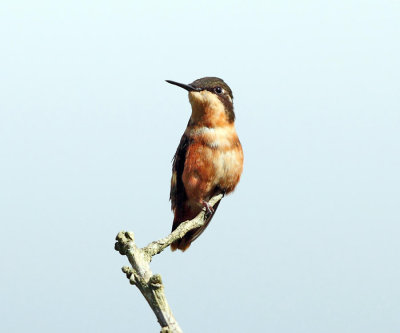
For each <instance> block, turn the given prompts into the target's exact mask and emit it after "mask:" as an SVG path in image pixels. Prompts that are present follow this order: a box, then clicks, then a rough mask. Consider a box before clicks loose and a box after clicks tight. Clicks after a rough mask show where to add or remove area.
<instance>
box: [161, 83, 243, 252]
mask: <svg viewBox="0 0 400 333" xmlns="http://www.w3.org/2000/svg"><path fill="white" fill-rule="evenodd" d="M169 82H170V83H173V84H176V85H180V86H181V87H183V88H185V89H186V90H188V91H189V100H190V103H191V105H192V115H191V117H190V120H189V123H188V126H187V128H186V130H185V133H184V134H183V136H182V139H181V142H180V144H179V146H178V149H177V151H176V153H175V156H174V162H173V173H172V179H171V194H170V199H171V206H172V210H173V212H174V221H173V225H172V230H174V229H176V228H177V227H178V226H179V224H180V223H182V222H184V221H186V220H191V219H193V218H194V217H195V216H197V215H198V214H199V213H200V211H201V210H202V209H203V208H204V207H207V208H208V201H209V200H210V198H211V197H212V196H214V195H216V194H219V193H224V194H228V193H230V192H232V191H233V190H234V189H235V187H236V185H237V184H238V182H239V180H240V176H241V173H242V170H243V151H242V147H241V144H240V141H239V138H238V136H237V133H236V129H235V125H234V119H235V115H234V112H233V104H232V99H233V96H232V92H231V90H230V88H229V87H228V86H227V85H226V83H225V82H223V81H222V80H221V79H218V78H203V79H199V80H196V81H194V82H193V83H192V84H190V85H183V84H178V83H175V82H172V81H169ZM218 205H219V202H218V203H217V204H216V205H215V206H214V207H213V212H212V213H210V214H209V215H208V219H207V221H206V223H205V225H204V226H203V227H201V228H198V229H195V230H192V231H191V232H189V233H187V234H186V235H185V236H184V237H183V238H182V239H180V240H178V241H176V242H174V243H173V244H172V245H171V249H172V250H176V249H180V250H182V251H185V250H186V249H187V248H188V247H189V246H190V244H191V243H192V242H193V241H194V240H195V239H196V238H197V237H198V236H199V235H200V234H201V233H202V232H203V231H204V229H205V228H206V227H207V226H208V224H209V223H210V221H211V219H212V217H213V215H214V213H215V211H216V209H217V207H218Z"/></svg>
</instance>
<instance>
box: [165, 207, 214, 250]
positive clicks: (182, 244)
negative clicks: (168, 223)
mask: <svg viewBox="0 0 400 333" xmlns="http://www.w3.org/2000/svg"><path fill="white" fill-rule="evenodd" d="M220 202H221V201H218V202H217V203H216V204H215V205H214V207H213V209H214V213H212V214H210V215H209V216H208V217H207V220H206V222H205V223H204V225H203V226H201V227H199V228H196V229H193V230H191V231H189V232H188V233H187V234H186V235H185V236H183V237H182V238H181V239H178V240H176V241H175V242H173V243H172V244H171V250H172V251H175V250H176V249H179V250H181V251H182V252H183V251H186V250H187V249H188V248H189V246H190V244H192V242H193V241H195V240H196V239H197V237H199V236H200V235H201V234H202V233H203V231H204V230H205V229H206V228H207V227H208V225H209V224H210V222H211V219H212V218H213V216H214V214H215V212H216V211H217V208H218V206H219V203H220ZM198 213H200V211H197V212H195V213H194V212H192V211H187V212H185V214H181V215H180V216H177V215H175V218H174V223H173V224H172V231H174V230H175V229H176V228H178V226H179V225H180V224H181V223H182V222H185V221H187V220H191V219H194V218H195V217H196V216H197V214H198Z"/></svg>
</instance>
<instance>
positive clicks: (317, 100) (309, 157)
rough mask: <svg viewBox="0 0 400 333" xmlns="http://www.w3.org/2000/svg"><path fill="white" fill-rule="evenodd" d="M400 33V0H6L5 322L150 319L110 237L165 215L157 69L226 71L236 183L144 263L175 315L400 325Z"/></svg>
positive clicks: (174, 101)
mask: <svg viewBox="0 0 400 333" xmlns="http://www.w3.org/2000/svg"><path fill="white" fill-rule="evenodd" d="M399 36H400V2H398V1H349V0H346V1H344V0H339V1H274V2H268V1H259V2H257V1H255V2H251V1H246V2H245V1H218V2H216V1H202V2H188V1H174V2H167V1H164V2H156V1H153V2H147V4H144V3H142V2H137V1H68V2H60V1H9V0H3V1H2V2H1V4H0V41H1V52H0V75H1V76H0V223H1V232H0V262H1V274H0V318H1V320H0V331H1V332H54V331H55V330H57V331H58V332H110V331H113V332H116V331H121V330H124V331H125V330H127V329H128V330H130V331H132V332H158V330H159V328H158V324H157V323H156V320H155V317H154V315H153V313H152V312H151V310H150V309H149V307H148V305H147V304H146V303H145V301H144V299H143V298H142V296H141V295H140V294H139V292H138V291H137V290H136V288H135V287H131V286H130V285H129V283H128V281H127V280H126V278H125V277H124V275H123V274H122V273H121V271H120V268H121V266H123V265H125V264H126V263H127V260H126V258H124V257H122V256H120V255H119V254H117V252H115V251H114V250H113V246H114V237H115V235H116V234H117V232H118V231H120V230H133V231H134V232H135V234H136V237H137V241H138V243H139V245H145V244H147V243H148V242H150V241H152V240H155V239H157V238H160V237H162V236H164V235H166V234H167V233H168V232H169V231H170V228H171V223H172V213H171V212H170V206H169V205H170V204H169V201H168V196H169V182H170V175H171V159H172V156H173V154H174V152H175V149H176V147H177V145H178V143H179V139H180V136H181V135H182V133H183V131H184V128H185V126H186V123H187V120H188V118H189V115H190V106H189V103H188V100H187V94H186V93H185V91H184V90H182V89H179V88H178V87H174V86H171V85H168V84H167V83H165V82H164V80H165V79H171V80H175V81H181V82H186V83H189V82H191V81H193V80H195V79H198V78H200V77H203V76H219V77H222V78H223V79H224V80H225V81H226V82H227V83H228V84H229V85H230V86H231V88H232V90H233V93H234V97H235V99H234V102H235V110H236V114H237V130H238V133H239V136H240V139H241V141H242V144H243V148H244V153H245V167H244V173H243V177H242V180H241V183H240V184H239V186H238V188H237V190H236V192H235V193H234V194H232V195H231V196H228V197H226V198H224V200H223V202H222V204H221V205H220V208H219V209H218V212H217V215H216V216H215V218H214V219H213V221H212V224H211V226H210V227H209V228H208V229H207V231H206V232H205V233H204V234H203V235H202V236H201V237H200V238H199V239H198V240H197V241H196V242H195V243H194V244H193V245H192V247H191V248H190V249H189V250H188V251H187V252H186V253H184V254H182V253H171V252H170V251H169V250H168V251H166V252H165V253H163V254H162V255H159V256H157V257H155V258H154V260H153V262H152V269H153V271H154V272H157V273H161V274H162V276H163V279H164V283H165V288H166V293H167V297H168V300H169V302H170V304H171V306H172V308H173V312H174V314H175V315H176V317H177V319H178V321H179V323H180V324H181V326H182V327H183V329H184V330H185V332H274V333H292V332H304V333H306V332H307V333H310V332H318V333H320V332H324V333H330V332H332V333H333V332H386V333H387V332H399V331H400V315H399V314H400V284H399V281H400V260H399V254H400V242H399V236H400V226H399V222H400V207H399V206H400V205H399V202H400V173H399V170H400V154H399V150H400V99H399V91H400V83H399V81H400V60H399V59H400V42H399ZM227 249H229V250H227Z"/></svg>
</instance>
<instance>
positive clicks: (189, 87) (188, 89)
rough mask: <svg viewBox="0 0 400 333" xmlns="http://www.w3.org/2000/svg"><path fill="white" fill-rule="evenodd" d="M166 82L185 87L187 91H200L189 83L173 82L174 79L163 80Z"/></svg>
mask: <svg viewBox="0 0 400 333" xmlns="http://www.w3.org/2000/svg"><path fill="white" fill-rule="evenodd" d="M165 81H167V82H168V83H171V84H174V85H176V86H178V87H181V88H183V89H186V90H187V91H200V89H199V88H195V87H193V86H191V85H190V84H184V83H179V82H175V81H171V80H165Z"/></svg>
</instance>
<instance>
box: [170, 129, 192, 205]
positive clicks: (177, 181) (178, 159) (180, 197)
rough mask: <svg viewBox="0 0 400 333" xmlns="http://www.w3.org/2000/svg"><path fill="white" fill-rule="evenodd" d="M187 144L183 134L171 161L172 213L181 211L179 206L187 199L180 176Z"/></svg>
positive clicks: (187, 141) (187, 138) (186, 138)
mask: <svg viewBox="0 0 400 333" xmlns="http://www.w3.org/2000/svg"><path fill="white" fill-rule="evenodd" d="M189 143H190V140H189V137H188V136H186V135H185V134H183V135H182V138H181V141H180V142H179V146H178V148H177V149H176V153H175V155H174V158H173V160H172V161H173V162H172V177H171V190H170V193H169V199H170V200H171V209H172V210H173V211H174V212H175V211H176V210H180V209H182V207H180V206H181V205H183V204H184V203H185V202H186V199H187V195H186V191H185V186H184V185H183V181H182V174H183V169H184V167H185V160H186V153H187V150H188V147H189Z"/></svg>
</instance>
